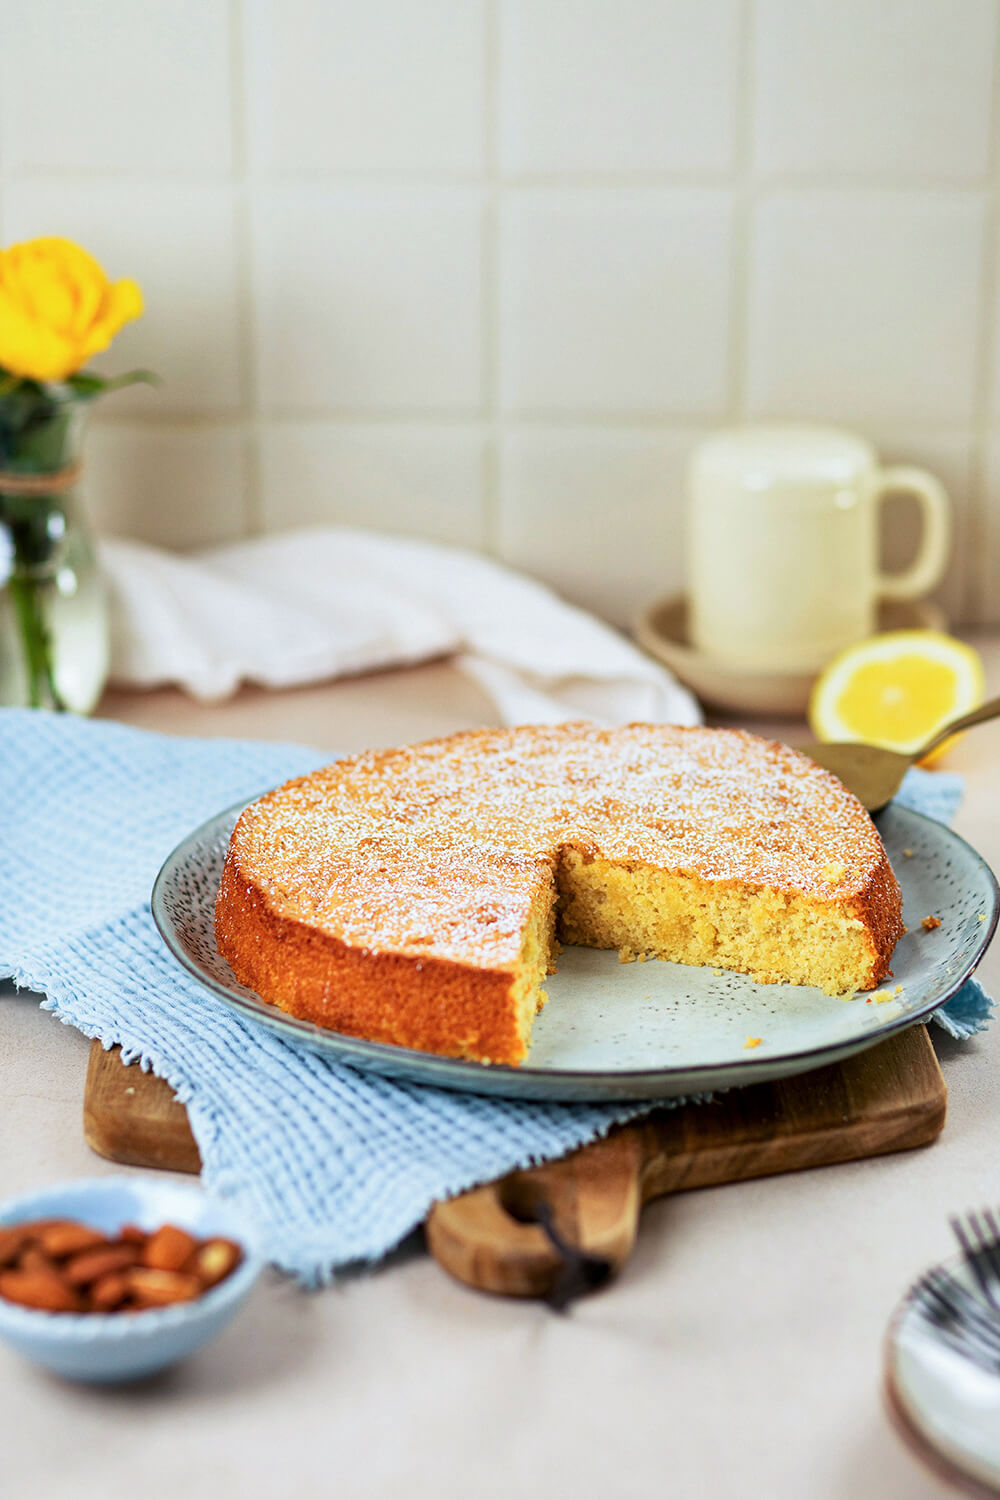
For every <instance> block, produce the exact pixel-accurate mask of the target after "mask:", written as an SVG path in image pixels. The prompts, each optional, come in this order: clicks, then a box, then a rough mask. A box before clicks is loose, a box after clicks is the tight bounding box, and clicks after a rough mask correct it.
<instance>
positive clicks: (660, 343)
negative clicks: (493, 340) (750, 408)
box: [500, 188, 732, 416]
mask: <svg viewBox="0 0 1000 1500" xmlns="http://www.w3.org/2000/svg"><path fill="white" fill-rule="evenodd" d="M731 217H732V209H731V204H730V201H729V198H728V196H727V195H726V194H723V193H714V192H704V191H694V192H691V191H688V190H685V189H680V190H672V189H663V188H636V189H633V190H632V191H629V190H622V189H618V190H616V191H615V190H607V189H604V188H600V189H593V188H592V189H583V190H580V189H577V190H572V189H569V188H562V189H537V188H532V189H525V190H522V191H513V192H511V193H510V194H509V195H508V196H507V198H506V200H505V202H504V204H503V207H502V211H501V231H500V265H501V288H500V351H501V354H500V360H501V364H500V368H501V391H502V397H503V404H504V407H505V409H507V410H508V411H512V412H522V413H526V412H532V411H535V412H539V411H540V412H546V411H558V412H566V413H582V412H595V413H598V412H605V413H610V414H622V413H626V412H641V413H643V414H645V415H653V414H664V415H665V414H669V413H682V414H684V415H692V414H698V413H705V414H706V415H712V416H715V415H721V414H723V413H724V412H725V408H726V395H727V386H728V364H729V337H728V331H729V290H730V280H731V278H730V272H729V267H730V260H731V242H732V235H731V230H730V223H731Z"/></svg>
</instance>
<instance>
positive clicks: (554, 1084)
mask: <svg viewBox="0 0 1000 1500" xmlns="http://www.w3.org/2000/svg"><path fill="white" fill-rule="evenodd" d="M262 795H265V793H257V794H256V795H255V796H251V797H247V798H241V799H240V800H239V801H238V802H234V803H232V804H230V806H228V807H225V808H222V809H220V811H219V812H217V813H214V814H213V815H212V816H211V817H209V818H206V819H205V820H204V821H203V822H202V823H200V824H199V825H198V826H197V827H196V828H193V829H192V830H191V831H190V832H189V833H187V834H186V835H185V836H184V838H183V839H181V840H180V841H179V843H177V844H176V845H175V846H174V848H173V849H172V850H171V851H170V853H169V854H168V855H167V857H166V859H165V860H164V861H163V864H162V865H161V866H160V869H159V871H158V872H157V875H156V878H155V880H154V882H153V887H152V891H151V893H150V908H151V913H152V917H153V922H154V923H155V925H156V929H157V931H158V932H159V934H160V937H161V938H162V940H163V942H164V943H165V944H166V947H167V950H168V951H169V953H170V954H171V955H172V957H173V958H174V959H175V961H176V962H177V963H179V964H180V966H181V967H182V968H183V969H184V971H185V972H186V973H187V974H188V975H189V976H190V977H191V978H192V979H194V980H195V981H196V982H197V983H198V984H200V985H201V986H202V987H203V988H205V989H207V990H209V991H210V993H212V994H213V995H215V996H216V997H217V998H218V999H220V1000H222V1001H223V1003H224V1004H226V1005H228V1006H230V1007H231V1008H232V1009H235V1010H237V1011H238V1012H239V1013H240V1014H241V1015H244V1016H247V1017H249V1018H251V1019H252V1020H255V1021H257V1022H259V1024H260V1025H262V1026H264V1027H266V1028H267V1029H268V1030H269V1031H271V1032H274V1033H276V1034H278V1035H283V1036H285V1037H286V1039H287V1040H289V1041H292V1040H296V1039H298V1040H300V1042H301V1044H302V1045H304V1046H307V1047H308V1048H309V1049H310V1050H311V1051H317V1050H319V1051H321V1052H324V1053H326V1054H327V1055H328V1056H338V1057H339V1060H340V1061H341V1062H343V1063H346V1064H348V1065H353V1066H357V1067H359V1068H362V1069H366V1070H367V1071H370V1072H377V1073H380V1074H381V1075H382V1076H388V1077H397V1078H398V1077H407V1078H409V1079H411V1081H415V1082H423V1083H425V1084H430V1085H432V1086H434V1087H437V1088H453V1089H456V1090H459V1091H461V1092H468V1093H479V1094H495V1095H501V1096H504V1097H508V1098H516V1097H521V1098H525V1097H527V1094H526V1092H525V1090H524V1088H523V1085H525V1084H526V1085H528V1088H529V1089H530V1090H531V1097H533V1098H537V1099H545V1098H548V1099H552V1100H558V1099H560V1098H563V1099H566V1100H569V1098H570V1097H571V1096H572V1097H573V1098H574V1099H576V1100H582V1099H583V1098H584V1096H583V1095H582V1094H580V1093H579V1092H578V1091H579V1090H580V1089H588V1090H589V1089H596V1090H597V1091H598V1092H596V1093H595V1094H593V1095H592V1096H591V1097H592V1098H593V1099H594V1100H595V1101H596V1100H599V1099H608V1098H610V1097H614V1098H616V1099H618V1100H626V1099H629V1098H631V1099H635V1100H640V1099H657V1098H661V1099H667V1098H671V1097H674V1098H676V1097H679V1096H681V1095H687V1094H689V1093H692V1092H693V1093H698V1092H701V1093H706V1092H711V1091H712V1090H713V1089H719V1088H731V1087H740V1088H742V1087H743V1086H744V1085H745V1084H746V1085H749V1084H753V1083H762V1082H769V1081H772V1080H775V1079H778V1078H786V1077H791V1076H793V1075H794V1074H795V1073H804V1072H810V1071H812V1070H813V1069H814V1068H821V1067H824V1066H826V1065H827V1064H828V1063H833V1062H839V1061H841V1060H842V1059H847V1058H848V1057H852V1056H855V1055H856V1054H857V1053H858V1052H864V1051H867V1050H868V1048H869V1047H873V1046H877V1045H878V1043H879V1042H882V1041H886V1040H887V1039H888V1038H889V1037H890V1036H894V1035H895V1034H896V1033H897V1032H899V1031H905V1030H906V1028H907V1027H909V1026H915V1025H918V1024H920V1022H922V1021H924V1020H926V1019H927V1018H928V1017H929V1016H930V1015H932V1014H933V1012H934V1011H936V1010H939V1009H940V1007H941V1006H942V1005H946V1004H947V1002H948V1001H949V1000H951V999H953V998H954V996H955V995H957V994H958V992H959V990H960V989H961V988H962V986H963V985H964V984H965V983H966V981H967V980H968V979H969V978H971V976H972V975H973V974H974V973H975V971H976V969H977V968H978V966H979V964H980V962H981V960H982V958H983V955H984V954H985V952H986V950H987V948H988V947H989V945H990V943H991V942H992V940H993V937H994V934H995V933H996V930H997V926H998V922H1000V882H998V880H997V877H996V875H995V874H994V872H993V870H992V869H991V867H990V866H989V864H987V862H986V860H985V859H984V858H983V856H982V855H981V854H980V853H979V851H978V850H977V849H975V848H974V847H973V845H972V844H970V843H969V841H968V839H966V838H964V837H963V836H962V835H961V834H960V833H956V832H955V830H954V829H953V828H951V827H949V825H948V824H947V823H942V822H940V821H939V820H938V819H937V818H931V817H929V816H928V815H927V814H926V813H922V812H918V811H917V809H916V808H913V807H908V806H907V805H906V804H905V803H900V804H899V805H898V807H896V808H895V811H897V812H902V813H904V814H905V815H906V816H907V817H913V818H917V819H919V820H920V821H921V822H923V823H928V824H931V825H932V826H933V827H934V828H935V829H936V830H939V831H940V832H941V833H943V834H944V835H945V836H946V837H947V838H950V839H953V840H954V841H955V842H956V843H957V844H959V845H961V847H962V848H963V849H965V850H966V851H967V852H968V853H969V854H970V855H971V856H972V858H973V859H974V860H975V861H976V863H977V864H978V865H979V867H980V868H981V870H982V871H983V872H984V874H985V876H986V882H987V886H988V888H989V893H990V898H991V899H990V909H989V911H988V912H987V915H986V921H985V922H984V923H983V930H982V935H981V940H980V942H979V943H978V945H977V947H976V949H975V952H974V953H973V955H972V957H971V958H970V959H969V961H968V962H967V963H966V964H965V965H964V966H963V967H962V969H961V970H960V971H959V972H958V974H957V975H955V976H951V977H950V978H949V981H948V985H947V988H946V990H945V991H944V993H942V994H941V995H939V996H938V997H936V998H935V999H934V1000H930V1001H927V1002H926V1003H925V1004H923V1005H922V1006H920V1008H919V1009H918V1010H916V1011H912V1012H907V1013H906V1014H905V1015H902V1016H895V1017H891V1018H889V1019H887V1020H886V1021H884V1022H882V1023H881V1024H879V1025H878V1026H877V1027H873V1028H872V1029H871V1031H868V1032H865V1033H863V1034H862V1035H859V1036H857V1037H855V1038H853V1039H850V1040H848V1041H844V1040H841V1041H837V1042H830V1043H827V1044H826V1045H823V1046H818V1047H811V1048H809V1049H808V1050H806V1051H804V1052H801V1051H800V1052H783V1053H777V1054H775V1055H773V1056H772V1055H769V1056H766V1057H748V1058H746V1059H745V1060H743V1059H740V1060H738V1061H735V1062H728V1063H694V1064H691V1065H690V1066H687V1067H674V1068H663V1067H660V1068H630V1069H627V1070H621V1071H603V1072H594V1071H593V1069H582V1068H558V1069H556V1068H537V1067H536V1068H532V1067H531V1066H530V1065H529V1066H522V1067H517V1068H515V1067H512V1066H510V1064H508V1063H489V1064H486V1063H480V1062H476V1061H475V1060H473V1059H469V1058H461V1057H447V1056H444V1055H443V1054H440V1053H437V1052H424V1051H420V1050H419V1049H417V1048H414V1047H402V1046H399V1045H398V1044H397V1043H394V1042H373V1041H369V1040H368V1039H367V1038H365V1037H355V1036H351V1035H350V1034H349V1033H348V1032H342V1031H333V1030H332V1029H329V1028H326V1027H322V1026H317V1025H316V1024H315V1022H313V1021H305V1020H302V1019H301V1018H299V1017H298V1016H292V1015H290V1014H289V1013H288V1012H287V1011H283V1010H281V1009H280V1007H278V1006H276V1005H273V1004H271V1003H269V1002H268V1001H266V1000H264V999H261V998H259V997H258V998H257V999H256V1000H254V999H250V998H249V997H247V996H243V995H239V994H237V993H235V992H234V991H233V990H231V989H228V988H227V987H226V986H225V985H224V984H222V983H221V982H220V981H219V980H217V979H215V978H214V977H213V976H212V975H209V974H205V973H204V972H203V971H202V970H201V969H199V968H198V967H197V965H196V964H195V963H194V962H193V960H192V959H190V958H189V957H188V955H187V953H186V952H185V950H184V948H183V947H182V946H181V944H180V943H179V942H178V941H177V940H176V937H175V935H174V931H173V927H172V924H170V923H168V922H166V921H165V920H164V919H163V916H162V907H163V905H164V897H163V891H164V887H165V885H166V883H167V880H168V879H169V877H170V874H171V873H172V871H173V868H174V866H175V863H176V862H177V861H178V860H179V858H180V856H181V855H182V852H183V851H185V850H186V849H187V848H188V846H190V845H191V844H194V843H196V842H197V841H198V840H199V839H201V838H204V837H205V836H207V832H208V830H209V829H211V828H212V827H213V826H214V825H215V824H217V823H219V822H221V821H222V820H223V819H225V818H228V817H230V816H231V815H233V814H235V816H236V818H238V817H239V815H240V813H241V812H242V811H243V809H244V808H246V807H249V806H250V805H251V804H252V803H253V802H255V801H257V800H258V798H259V797H260V796H262ZM890 806H891V804H890ZM873 821H874V820H873ZM876 826H877V825H876ZM234 979H235V976H234ZM236 982H237V983H238V981H236ZM244 988H245V987H244ZM415 1059H420V1063H419V1064H418V1065H417V1066H418V1067H421V1068H426V1069H427V1071H433V1072H435V1073H437V1072H439V1071H440V1072H442V1073H444V1074H445V1075H446V1076H445V1077H444V1078H437V1077H435V1078H426V1079H423V1080H421V1079H418V1078H415V1077H414V1074H413V1066H414V1060H415ZM734 1068H735V1069H738V1070H739V1073H740V1075H741V1081H740V1083H739V1084H738V1085H737V1084H729V1083H727V1084H721V1083H718V1082H715V1083H713V1082H712V1081H711V1080H712V1079H713V1078H718V1075H719V1074H720V1073H722V1072H728V1071H730V1070H731V1069H734ZM486 1077H488V1078H489V1079H490V1080H491V1082H490V1084H488V1085H486V1086H485V1087H479V1088H477V1087H476V1086H475V1080H477V1079H478V1080H480V1082H481V1083H485V1079H486ZM505 1078H506V1079H508V1080H509V1083H510V1091H509V1093H505V1091H504V1089H503V1088H502V1087H498V1086H497V1083H498V1081H499V1082H500V1083H501V1084H502V1081H503V1080H504V1079H505ZM452 1080H453V1081H452ZM680 1080H685V1083H684V1087H683V1088H682V1089H679V1090H677V1089H675V1090H674V1091H673V1092H669V1091H668V1092H667V1093H664V1092H663V1091H662V1090H660V1091H659V1092H658V1091H657V1088H656V1087H655V1085H656V1084H657V1083H658V1082H662V1083H664V1084H667V1085H668V1086H669V1085H670V1084H671V1083H677V1082H678V1081H680ZM699 1084H700V1087H699ZM632 1089H635V1090H636V1092H635V1093H630V1092H629V1091H630V1090H632ZM574 1091H576V1092H574Z"/></svg>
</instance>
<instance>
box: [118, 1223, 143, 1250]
mask: <svg viewBox="0 0 1000 1500" xmlns="http://www.w3.org/2000/svg"><path fill="white" fill-rule="evenodd" d="M118 1238H119V1239H120V1240H124V1241H125V1242H126V1244H129V1245H144V1244H145V1243H146V1241H147V1240H148V1239H149V1232H148V1230H145V1229H140V1228H139V1226H138V1224H123V1225H122V1227H121V1229H119V1231H118Z"/></svg>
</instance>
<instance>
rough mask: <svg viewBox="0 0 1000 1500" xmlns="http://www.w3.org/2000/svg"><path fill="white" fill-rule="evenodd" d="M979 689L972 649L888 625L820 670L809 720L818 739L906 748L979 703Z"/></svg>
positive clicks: (982, 681) (981, 678)
mask: <svg viewBox="0 0 1000 1500" xmlns="http://www.w3.org/2000/svg"><path fill="white" fill-rule="evenodd" d="M985 692H986V678H985V675H984V673H983V664H982V661H981V660H980V658H979V655H978V653H977V652H976V651H974V650H973V649H972V647H971V646H967V645H965V643H964V642H963V641H957V640H956V639H955V637H954V636H951V635H945V634H944V633H943V632H942V631H938V630H893V631H888V632H886V634H885V635H873V636H870V637H869V638H868V639H867V640H864V641H858V642H856V644H855V645H853V646H848V647H847V649H846V650H845V651H842V652H841V653H840V655H839V656H835V657H834V659H833V661H831V662H830V663H829V665H828V666H826V667H825V668H824V669H823V671H822V673H821V674H820V676H819V677H818V678H817V680H816V683H815V685H814V687H813V690H812V697H811V699H810V703H809V723H810V726H811V728H812V731H813V733H814V734H815V736H816V738H817V739H818V740H825V741H828V742H829V741H837V740H850V741H863V742H865V743H866V744H869V745H882V746H884V747H885V748H886V749H887V750H900V751H903V752H912V751H914V750H919V749H920V747H921V745H925V744H926V743H927V741H928V740H929V739H930V738H931V737H932V736H933V735H934V733H935V732H936V731H937V730H938V729H940V728H941V726H942V725H943V724H947V723H948V721H949V719H956V718H958V716H959V715H960V714H964V713H968V712H969V710H970V709H973V708H975V707H977V705H978V704H980V703H982V701H983V698H984V696H985ZM949 743H950V742H949ZM945 748H946V746H941V747H940V749H938V750H937V751H935V752H934V755H933V757H929V759H936V758H937V756H938V755H940V754H941V753H942V751H943V750H944V749H945Z"/></svg>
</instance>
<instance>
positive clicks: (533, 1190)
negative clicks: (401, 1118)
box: [427, 1128, 643, 1307]
mask: <svg viewBox="0 0 1000 1500" xmlns="http://www.w3.org/2000/svg"><path fill="white" fill-rule="evenodd" d="M641 1176H642V1149H641V1138H640V1133H639V1132H638V1131H636V1130H634V1129H631V1128H625V1129H623V1130H618V1131H616V1132H615V1133H614V1134H613V1135H611V1136H609V1137H608V1138H607V1139H606V1140H601V1141H595V1142H594V1144H593V1145H590V1146H588V1147H587V1148H586V1149H585V1150H581V1151H577V1152H576V1153H575V1154H574V1155H572V1156H569V1157H565V1158H563V1159H562V1160H561V1161H557V1162H549V1163H547V1164H546V1165H545V1166H542V1167H534V1168H532V1169H530V1170H527V1171H523V1172H513V1173H511V1174H510V1176H508V1177H504V1178H502V1179H501V1181H499V1182H491V1183H488V1184H487V1185H486V1186H485V1187H480V1188H474V1189H473V1190H472V1192H469V1193H463V1194H462V1195H461V1196H460V1197H457V1198H451V1199H449V1200H448V1201H447V1202H444V1203H439V1204H437V1205H436V1206H435V1208H434V1210H433V1212H432V1213H431V1216H430V1218H429V1219H428V1222H427V1239H428V1244H429V1245H430V1248H431V1251H432V1253H433V1255H434V1257H435V1259H436V1260H437V1261H438V1262H439V1263H440V1264H441V1265H442V1266H444V1268H445V1269H446V1270H447V1271H449V1272H450V1273H451V1275H452V1276H455V1277H456V1278H457V1279H458V1280H459V1281H464V1282H465V1283H466V1284H467V1285H469V1286H474V1287H479V1288H481V1289H483V1290H485V1291H490V1292H499V1293H501V1294H502V1295H504V1296H508V1297H542V1296H544V1297H547V1298H548V1300H549V1301H550V1302H552V1303H554V1304H555V1305H556V1306H559V1307H562V1306H565V1305H566V1304H567V1303H568V1302H570V1301H571V1300H572V1299H573V1298H574V1297H575V1296H577V1295H579V1293H580V1292H581V1291H584V1290H587V1289H589V1288H591V1287H595V1286H597V1285H599V1284H600V1283H601V1282H602V1281H605V1280H607V1279H608V1277H609V1276H611V1275H613V1274H614V1273H615V1272H617V1271H618V1270H619V1269H620V1268H621V1266H622V1265H623V1264H624V1263H625V1261H626V1260H627V1259H628V1256H629V1254H630V1253H631V1250H632V1247H633V1245H634V1244H635V1237H636V1234H637V1233H638V1229H639V1213H640V1210H641V1208H642V1201H643V1194H642V1182H641Z"/></svg>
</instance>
